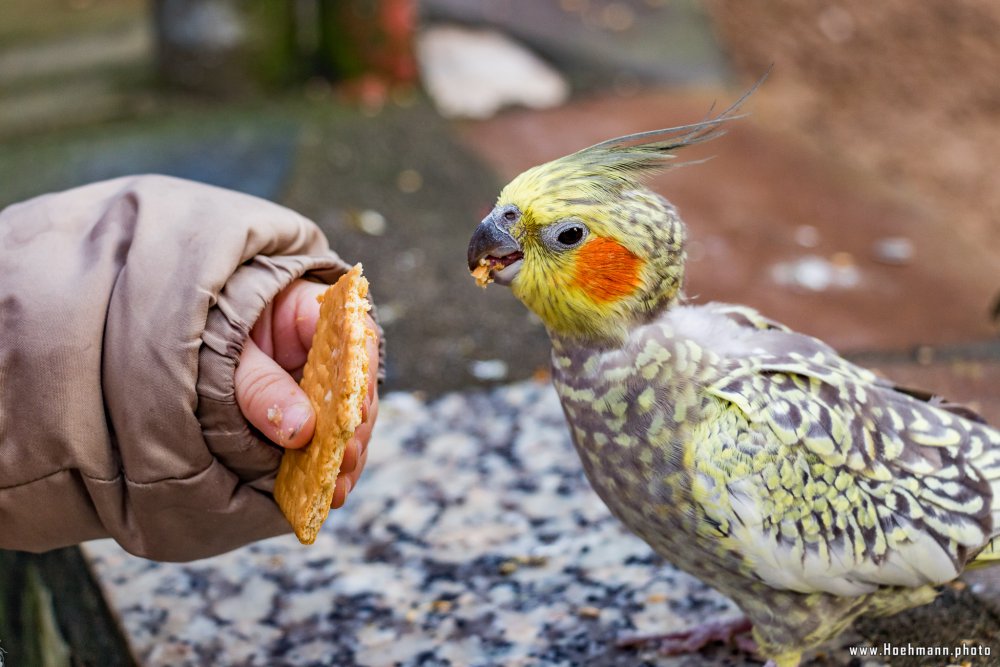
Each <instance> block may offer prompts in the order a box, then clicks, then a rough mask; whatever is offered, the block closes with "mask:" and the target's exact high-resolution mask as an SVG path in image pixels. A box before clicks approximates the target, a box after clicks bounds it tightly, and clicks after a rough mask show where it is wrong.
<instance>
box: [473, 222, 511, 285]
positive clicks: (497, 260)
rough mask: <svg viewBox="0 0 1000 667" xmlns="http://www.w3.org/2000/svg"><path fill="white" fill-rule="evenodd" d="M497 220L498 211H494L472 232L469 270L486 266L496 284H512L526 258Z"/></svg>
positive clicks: (503, 225)
mask: <svg viewBox="0 0 1000 667" xmlns="http://www.w3.org/2000/svg"><path fill="white" fill-rule="evenodd" d="M497 217H498V214H497V211H496V210H494V211H492V212H491V213H490V214H489V215H488V216H486V217H485V218H483V221H482V222H480V223H479V226H478V227H476V231H475V232H473V234H472V239H471V240H470V241H469V271H473V272H474V271H476V270H477V269H478V268H479V267H480V266H485V267H487V269H488V270H489V277H490V278H491V279H492V280H493V281H495V282H496V283H498V284H500V285H510V283H511V282H512V281H513V280H514V277H515V276H516V275H517V272H518V271H520V270H521V264H522V262H523V260H524V255H523V254H522V253H521V245H520V244H519V243H518V242H517V240H515V239H514V237H513V236H511V233H510V231H509V229H508V227H507V225H505V224H503V222H502V221H501V222H498V220H497Z"/></svg>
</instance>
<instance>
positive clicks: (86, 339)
mask: <svg viewBox="0 0 1000 667" xmlns="http://www.w3.org/2000/svg"><path fill="white" fill-rule="evenodd" d="M346 268H347V265H346V264H345V263H344V262H342V261H341V260H340V259H339V258H338V257H337V256H336V255H335V254H334V253H333V252H331V251H330V250H329V248H328V246H327V243H326V240H325V239H324V237H323V234H322V233H321V232H320V230H319V229H318V228H317V227H316V226H315V225H314V224H313V223H311V222H309V221H308V220H306V219H305V218H303V217H302V216H300V215H298V214H296V213H293V212H292V211H289V210H287V209H285V208H282V207H280V206H277V205H275V204H272V203H269V202H266V201H263V200H260V199H256V198H254V197H250V196H247V195H242V194H238V193H235V192H230V191H227V190H221V189H218V188H214V187H210V186H206V185H201V184H197V183H193V182H189V181H183V180H179V179H174V178H167V177H162V176H139V177H127V178H120V179H116V180H112V181H106V182H103V183H97V184H94V185H89V186H85V187H81V188H77V189H74V190H70V191H67V192H63V193H59V194H52V195H45V196H42V197H38V198H36V199H33V200H31V201H28V202H25V203H22V204H18V205H15V206H11V207H9V208H7V209H5V210H4V211H2V212H0V548H4V549H23V550H29V551H42V550H47V549H51V548H55V547H59V546H64V545H67V544H73V543H76V542H80V541H84V540H89V539H93V538H100V537H113V538H114V539H115V540H117V541H118V542H119V543H120V544H121V545H122V546H123V547H125V548H126V549H127V550H128V551H130V552H132V553H134V554H138V555H141V556H146V557H148V558H155V559H159V560H191V559H195V558H201V557H204V556H210V555H213V554H217V553H221V552H223V551H227V550H229V549H233V548H235V547H238V546H240V545H243V544H246V543H248V542H251V541H254V540H258V539H261V538H265V537H269V536H272V535H276V534H279V533H283V532H286V531H288V530H289V527H288V524H287V523H286V522H285V520H284V518H283V517H282V516H281V514H280V512H279V511H278V508H277V506H276V505H275V504H274V501H273V499H272V497H271V495H270V491H271V487H272V484H273V477H274V471H275V469H276V467H277V464H278V460H279V458H280V450H279V449H278V448H277V447H275V446H273V445H271V444H269V443H267V442H266V441H264V440H263V439H262V438H261V437H260V436H258V435H257V434H256V433H255V432H253V431H252V430H251V427H249V426H248V424H247V422H246V421H245V420H244V418H243V416H242V414H241V412H240V410H239V408H238V406H237V405H236V399H235V396H234V390H233V376H234V370H235V368H236V364H237V361H238V359H239V355H240V352H241V350H242V346H243V341H244V340H245V339H246V337H247V334H248V332H249V329H250V327H251V325H252V324H253V323H254V322H255V321H256V319H257V316H258V314H259V313H260V312H261V310H262V309H263V307H264V305H265V304H266V303H267V302H268V301H270V300H271V299H272V297H273V296H274V295H275V294H276V293H277V292H278V291H280V290H281V289H282V288H283V287H285V286H286V285H287V284H288V283H290V282H291V281H292V280H294V279H295V278H298V277H300V276H303V275H304V274H306V273H308V274H309V275H310V276H312V277H315V278H316V279H318V280H322V281H324V282H332V281H334V280H336V278H337V277H338V276H339V275H340V274H341V273H343V272H344V271H345V270H346Z"/></svg>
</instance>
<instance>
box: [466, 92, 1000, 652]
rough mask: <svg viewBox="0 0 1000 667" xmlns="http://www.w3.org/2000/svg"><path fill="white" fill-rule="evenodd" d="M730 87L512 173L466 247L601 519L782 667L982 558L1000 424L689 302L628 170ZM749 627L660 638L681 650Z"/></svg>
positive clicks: (986, 555) (678, 242)
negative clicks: (534, 322) (528, 358)
mask: <svg viewBox="0 0 1000 667" xmlns="http://www.w3.org/2000/svg"><path fill="white" fill-rule="evenodd" d="M751 92H752V91H751ZM748 95H749V93H748ZM745 98H746V96H744V97H743V98H741V100H740V101H739V102H737V103H736V104H735V105H733V107H730V109H728V110H726V111H724V112H723V113H721V114H719V115H718V116H716V117H714V118H710V119H709V120H706V121H704V122H701V123H696V124H694V125H688V126H683V127H679V128H670V129H664V130H656V131H652V132H643V133H640V134H633V135H628V136H624V137H619V138H616V139H611V140H609V141H605V142H603V143H599V144H597V145H595V146H591V147H590V148H585V149H583V150H581V151H579V152H577V153H574V154H572V155H568V156H565V157H562V158H559V159H556V160H554V161H552V162H549V163H546V164H543V165H540V166H537V167H534V168H532V169H529V170H528V171H526V172H524V173H522V174H521V175H519V176H518V177H516V178H515V179H514V180H513V181H511V183H510V184H508V185H507V186H506V187H505V188H503V190H502V192H501V193H500V196H499V198H498V200H497V203H496V206H495V207H494V208H493V210H492V212H490V214H489V215H487V216H486V218H485V219H483V221H482V222H481V223H480V224H479V226H478V227H477V228H476V230H475V233H474V234H473V236H472V239H471V242H470V244H469V253H468V261H469V269H470V270H471V271H473V273H474V274H477V275H478V276H479V277H480V278H483V280H481V282H483V283H485V282H486V281H489V282H493V281H495V282H497V283H499V284H503V285H508V286H510V288H511V289H512V291H513V292H514V295H515V296H516V297H517V298H518V299H520V300H521V301H522V302H523V303H524V304H525V305H526V306H527V307H528V308H530V309H531V310H532V311H534V312H535V313H536V314H537V315H538V317H540V318H541V320H542V322H543V323H544V325H545V327H546V329H547V330H548V333H549V336H550V338H551V342H552V372H553V382H554V384H555V388H556V390H557V392H558V394H559V397H560V400H561V402H562V406H563V409H564V411H565V414H566V419H567V421H568V423H569V426H570V430H571V434H572V439H573V443H574V445H575V447H576V449H577V451H578V453H579V455H580V458H581V459H582V462H583V467H584V470H585V472H586V475H587V477H588V479H589V480H590V483H591V485H592V486H593V488H594V489H595V490H596V491H597V493H598V494H599V495H600V497H601V498H602V500H603V501H604V502H605V503H606V504H607V506H608V507H609V508H610V510H611V512H612V514H614V516H615V517H617V518H618V519H619V520H621V521H622V522H623V523H624V524H625V525H626V526H627V527H628V528H629V529H631V530H632V531H633V532H635V533H636V534H637V535H639V536H640V537H641V538H642V539H644V540H645V541H646V542H648V543H649V544H650V545H651V546H652V548H653V549H655V550H656V551H657V552H658V553H660V554H661V555H662V556H663V557H665V558H666V559H667V560H669V561H670V562H672V563H674V564H675V565H676V566H678V567H680V568H681V569H683V570H686V571H687V572H689V573H691V574H693V575H694V576H696V577H699V578H700V579H702V580H703V581H705V582H706V583H708V584H710V585H712V586H714V587H715V588H717V589H718V590H720V591H721V592H723V593H724V594H726V595H728V596H729V597H730V598H731V599H732V600H733V601H734V602H736V604H737V605H738V606H739V607H740V608H741V609H742V610H743V612H744V613H745V614H746V616H747V619H748V620H749V622H750V623H752V627H753V635H752V637H753V640H754V642H755V644H756V647H757V650H758V651H759V653H760V654H762V655H763V656H764V657H766V658H768V659H769V664H771V665H776V666H777V667H793V666H795V665H798V664H799V662H800V660H801V655H802V652H803V651H806V650H808V649H811V648H813V647H816V646H818V645H819V644H821V643H822V642H824V641H826V640H828V639H831V638H833V637H835V636H836V635H838V634H839V633H840V632H841V631H843V630H844V629H845V628H846V627H847V626H849V625H850V624H851V622H852V621H853V620H854V619H855V618H856V617H858V616H859V615H862V614H871V615H887V614H893V613H896V612H898V611H901V610H904V609H907V608H909V607H913V606H916V605H920V604H924V603H927V602H930V601H931V600H933V599H934V597H935V588H934V587H935V586H936V585H939V584H942V583H944V582H948V581H950V580H952V579H954V578H955V577H957V576H958V575H959V574H960V573H961V572H962V571H963V569H965V568H968V567H973V566H978V565H984V564H989V563H990V562H993V561H997V562H1000V539H997V538H998V536H1000V431H998V430H996V429H994V428H991V427H990V426H988V425H986V424H985V423H983V421H982V420H981V419H980V418H979V417H978V416H976V415H975V414H974V413H972V412H971V411H969V410H967V409H964V408H961V407H959V406H955V405H951V404H948V403H945V402H943V401H941V400H939V399H937V398H933V397H931V396H929V395H925V394H921V393H919V392H914V391H909V390H905V389H900V388H897V387H894V386H893V385H892V384H890V383H888V382H886V381H885V380H883V379H881V378H879V377H877V376H876V375H875V374H873V373H872V372H870V371H868V370H866V369H863V368H860V367H858V366H856V365H854V364H852V363H850V362H848V361H845V360H844V359H842V358H841V357H840V356H838V354H837V353H836V352H835V351H834V350H833V349H831V348H830V347H828V346H827V345H825V344H824V343H822V342H821V341H819V340H817V339H815V338H812V337H809V336H806V335H803V334H799V333H796V332H794V331H791V330H789V329H788V328H786V327H785V326H782V325H781V324H778V323H776V322H773V321H771V320H769V319H767V318H766V317H764V316H762V315H760V314H759V313H757V312H756V311H754V310H752V309H750V308H746V307H742V306H733V305H724V304H718V303H709V304H706V305H701V306H695V305H689V304H688V303H686V300H685V297H684V295H683V293H682V283H683V278H684V262H685V254H684V239H685V228H684V224H683V223H682V222H681V219H680V217H678V213H677V210H676V209H675V208H674V206H672V205H671V204H670V203H669V202H667V201H666V200H665V199H663V198H662V197H660V196H659V195H657V194H655V193H653V192H651V191H650V190H648V189H646V188H645V187H644V186H643V177H644V176H647V175H648V174H650V173H652V172H654V171H656V170H658V169H660V168H662V167H665V166H666V165H667V163H668V162H669V160H670V159H671V158H673V157H674V151H675V150H677V149H679V148H682V147H684V146H687V145H690V144H694V143H698V142H701V141H705V140H707V139H711V138H713V137H715V136H718V135H719V134H721V133H722V132H723V129H722V128H721V126H722V125H723V124H724V123H725V122H726V121H729V120H732V119H733V118H734V112H735V109H736V108H737V107H738V106H739V104H740V103H741V102H742V101H743V99H745ZM484 274H486V275H485V276H484ZM747 619H743V620H741V621H739V622H730V623H716V624H707V625H706V626H705V627H703V628H698V629H696V630H690V631H685V632H675V633H672V634H669V635H664V637H665V638H666V639H667V642H666V644H665V646H666V647H667V648H668V649H670V650H676V649H682V650H696V649H697V648H699V647H700V645H701V644H703V643H705V641H706V640H711V639H713V638H718V639H724V638H731V636H732V633H734V632H738V631H740V630H744V631H745V630H746V629H747V628H748V627H749V625H748V624H747ZM754 642H745V644H746V643H750V644H753V643H754Z"/></svg>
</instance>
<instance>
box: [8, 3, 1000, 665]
mask: <svg viewBox="0 0 1000 667" xmlns="http://www.w3.org/2000/svg"><path fill="white" fill-rule="evenodd" d="M422 8H423V12H424V15H425V17H426V19H427V21H429V22H435V23H437V22H449V23H460V24H463V25H470V26H475V27H486V28H495V29H498V30H501V31H503V32H505V33H507V34H509V35H511V36H513V37H515V38H517V39H519V40H521V41H522V42H524V43H525V44H527V45H529V46H531V47H532V48H533V49H534V50H535V51H536V52H538V53H539V54H540V55H542V56H543V57H544V58H546V59H547V60H548V61H549V62H550V63H552V64H553V65H554V66H555V67H556V69H558V70H559V71H561V72H563V73H564V74H565V75H566V76H567V77H568V79H569V80H570V82H571V83H572V84H573V86H574V95H573V98H572V99H571V101H570V103H568V104H567V105H565V106H563V107H561V108H558V109H552V110H549V111H542V112H539V111H526V110H510V111H506V112H504V113H501V114H500V115H498V116H497V117H495V118H492V119H489V120H485V121H453V120H443V119H442V118H440V117H439V115H438V114H437V113H435V110H434V107H433V105H432V104H431V102H430V101H429V100H427V99H426V98H424V97H423V96H422V95H420V94H417V93H413V94H402V95H398V96H395V97H392V98H390V99H389V100H388V101H387V103H386V104H385V106H384V107H381V108H367V109H359V108H358V107H357V106H356V105H354V104H353V103H349V102H346V101H345V100H343V99H342V98H340V97H339V96H338V95H337V94H336V93H335V92H333V91H331V90H330V88H329V87H328V86H327V85H326V84H324V83H321V82H313V83H311V84H309V85H307V86H305V87H303V88H301V89H293V90H290V91H286V92H283V93H281V94H279V95H275V96H273V97H271V98H269V99H267V100H259V99H258V100H243V101H236V102H230V103H227V104H219V103H216V102H213V103H206V102H204V101H201V100H197V99H191V98H188V97H183V96H177V95H173V94H168V93H165V92H164V91H161V90H159V89H158V88H157V87H156V86H155V85H153V84H154V82H153V77H152V74H151V56H150V53H149V45H150V43H151V37H150V31H149V26H148V20H147V16H146V13H145V3H142V2H139V0H74V1H57V0H45V1H44V2H35V1H29V0H5V2H4V5H3V7H2V8H0V142H2V143H0V205H6V204H7V203H10V202H13V201H17V200H19V199H23V198H26V197H29V196H32V195H35V194H39V193H41V192H45V191H50V190H54V189H60V188H65V187H71V186H73V185H77V184H80V183H83V182H88V181H92V180H97V179H100V178H107V177H111V176H115V175H118V174H122V173H134V172H138V171H159V172H163V173H171V174H174V175H178V176H185V177H188V178H196V179H198V180H203V181H206V182H210V183H215V184H219V185H223V186H226V187H232V188H235V189H240V190H244V191H248V192H251V193H253V194H258V195H260V196H264V197H267V198H270V199H274V200H277V201H280V202H282V203H285V204H287V205H289V206H291V207H292V208H295V209H297V210H299V211H301V212H303V213H304V214H306V215H308V216H310V217H311V218H313V219H314V220H316V221H317V222H318V223H319V224H320V225H321V226H322V227H323V228H324V230H325V231H326V232H327V234H328V235H329V236H330V238H331V242H332V244H333V246H334V247H335V248H336V249H337V250H338V251H339V252H341V253H342V254H343V255H344V256H345V257H346V258H347V259H349V260H361V261H363V262H364V263H365V266H366V271H367V272H368V274H369V275H370V277H371V278H372V285H373V293H374V295H375V298H376V300H377V301H378V303H379V304H380V307H381V313H382V316H383V318H384V320H385V325H386V330H387V334H388V337H389V351H390V362H389V363H390V365H389V369H388V371H389V379H388V384H387V389H405V390H416V391H420V392H423V393H426V394H428V395H436V394H440V393H441V392H444V391H447V390H452V389H465V388H469V387H474V386H480V387H481V386H489V385H493V384H496V383H498V382H507V381H510V380H515V379H520V378H524V377H528V376H531V375H533V374H538V373H539V372H544V369H545V367H546V365H547V358H548V345H547V341H546V338H545V334H544V332H543V331H542V329H541V327H540V326H539V325H538V323H537V321H536V320H534V319H533V318H532V317H531V316H530V315H528V314H527V313H526V312H525V310H524V309H523V308H522V307H521V306H520V304H517V303H516V302H515V301H514V299H513V298H511V297H510V295H509V294H508V293H506V291H504V290H503V289H500V288H491V289H488V290H486V291H485V292H482V291H480V290H478V289H477V288H475V287H474V286H473V284H472V282H471V280H470V279H469V278H468V276H467V271H466V268H465V265H464V261H465V244H466V242H467V238H468V235H469V233H470V231H471V230H472V228H473V227H474V226H475V224H476V223H477V222H478V220H479V219H480V218H481V217H482V215H483V214H484V213H485V212H487V211H488V210H489V208H490V207H491V205H492V202H493V199H494V198H495V196H496V193H497V192H498V189H499V187H500V186H501V185H502V184H503V183H504V182H506V180H508V179H509V178H510V177H512V176H513V175H515V174H516V173H518V172H519V171H520V170H522V169H524V168H525V167H527V166H530V165H533V164H536V163H538V162H540V161H544V160H547V159H551V158H554V157H557V156H559V155H562V154H565V153H567V152H569V151H573V150H576V149H579V148H581V147H583V146H586V145H588V144H590V143H593V142H595V141H598V140H600V139H604V138H607V137H610V136H614V135H618V134H624V133H627V132H633V131H639V130H645V129H650V128H655V127H663V126H666V125H670V124H675V123H684V122H691V121H694V120H698V119H700V118H701V117H703V116H704V114H705V113H706V111H707V110H708V108H709V106H710V105H711V103H712V102H713V101H715V102H717V103H718V105H722V106H724V105H725V104H727V103H728V102H729V101H731V100H733V99H735V98H736V97H737V96H738V95H739V93H740V92H741V91H742V90H743V89H745V88H746V87H747V86H749V85H750V83H751V82H752V81H753V80H755V79H756V78H757V77H758V76H759V75H760V74H761V73H762V72H764V71H765V70H766V69H767V68H768V66H769V65H771V64H772V63H773V65H774V69H773V71H772V74H771V76H770V78H769V79H768V81H767V82H766V83H765V85H764V86H763V87H762V88H761V89H760V90H759V91H758V92H757V93H756V94H755V96H754V97H753V98H752V99H751V100H750V101H749V102H748V103H747V105H746V110H747V111H748V112H750V114H751V117H750V118H747V119H744V120H740V121H738V122H737V123H734V124H733V126H732V129H731V132H730V133H729V134H728V135H727V136H726V137H724V138H722V139H720V140H718V141H714V142H712V143H711V144H710V145H708V146H703V147H699V151H697V152H696V151H692V152H691V154H690V155H689V156H685V157H690V158H698V157H705V156H709V155H714V156H715V157H714V159H713V160H711V161H709V162H707V163H704V164H701V165H697V166H691V167H686V168H683V169H678V170H674V171H671V172H669V173H667V174H665V175H664V176H662V177H659V178H658V179H657V180H656V181H655V183H654V186H655V188H656V189H657V190H658V191H660V192H661V193H663V194H664V195H666V196H667V197H668V198H670V199H671V200H673V201H674V202H675V203H676V204H678V206H679V207H680V209H681V213H682V215H683V217H684V219H685V220H686V221H687V223H688V224H689V226H690V229H691V237H692V244H691V263H690V267H689V281H688V293H689V295H691V296H693V297H696V298H697V299H698V300H699V301H707V300H713V299H715V300H726V301H733V302H740V303H746V304H749V305H752V306H755V307H757V308H759V309H761V310H762V311H764V312H765V313H766V314H768V315H769V316H771V317H774V318H775V319H778V320H781V321H784V322H785V323H787V324H789V325H791V326H793V327H795V328H797V329H801V330H804V331H806V332H808V333H811V334H814V335H817V336H819V337H821V338H824V339H825V340H827V341H829V342H830V343H832V344H834V345H835V346H836V347H838V348H839V349H842V350H844V351H845V352H847V353H849V354H851V355H853V356H854V358H856V359H858V360H860V361H863V362H864V363H865V364H867V365H870V366H873V367H876V368H878V369H879V370H880V371H882V372H884V373H886V374H887V375H889V376H890V377H892V378H894V379H897V380H898V381H899V382H901V383H903V384H907V385H914V386H923V387H927V388H932V389H934V390H935V391H938V392H940V393H942V394H944V395H947V396H949V397H951V398H952V399H953V400H958V401H964V402H968V403H970V404H973V405H974V406H976V407H977V408H978V409H980V410H981V411H982V412H983V413H984V414H985V415H986V416H987V417H988V418H989V419H990V420H991V421H993V423H1000V340H998V337H997V328H996V325H995V323H994V322H992V321H991V317H990V315H991V309H992V308H993V307H994V303H995V300H996V298H997V297H998V293H1000V222H998V220H1000V189H998V188H996V187H995V183H996V174H997V173H998V172H1000V169H998V168H1000V164H998V161H1000V78H998V77H997V75H996V72H998V71H1000V40H998V39H997V35H998V34H1000V5H998V4H997V3H995V2H992V1H991V0H967V1H965V2H962V3H954V2H951V0H928V1H925V2H922V3H910V2H906V1H905V0H885V1H884V2H881V3H868V2H865V1H864V0H841V1H839V2H836V3H799V2H795V1H794V0H772V1H770V2H761V1H754V2H742V3H736V2H725V1H724V0H706V1H705V3H704V4H699V3H696V2H693V0H692V1H687V0H685V1H684V2H666V1H663V0H659V1H658V0H628V1H622V0H619V1H612V0H560V2H558V3H554V2H553V3H537V2H534V1H533V0H496V1H494V2H487V1H486V0H482V1H478V0H425V2H424V3H423V4H422ZM46 10H47V11H46ZM43 15H44V16H45V20H41V18H40V17H41V16H43ZM976 581H977V583H976V586H974V587H969V588H967V589H965V590H962V591H952V592H949V594H948V595H947V596H945V597H944V598H943V599H942V600H940V601H939V602H938V603H936V605H935V606H934V607H933V608H931V611H926V610H925V611H920V612H913V613H912V614H908V615H904V616H902V617H897V618H896V619H888V620H882V621H878V622H870V623H867V624H865V625H863V626H862V628H861V629H862V632H863V633H864V636H865V637H867V638H869V639H870V640H871V641H872V642H873V643H878V642H879V641H898V640H899V638H900V637H904V636H913V637H916V638H919V639H924V638H926V636H928V635H931V636H933V638H934V639H935V643H948V642H953V641H957V640H958V639H961V638H969V637H984V636H986V635H988V636H989V638H991V639H992V640H993V646H994V647H995V648H996V649H997V650H998V651H1000V639H998V638H997V634H996V631H995V627H996V626H995V624H994V620H995V619H996V618H997V616H996V615H995V614H996V613H997V612H998V611H1000V610H998V607H997V606H996V605H995V604H994V603H993V602H991V600H994V599H998V598H997V596H998V594H1000V582H998V580H997V577H996V576H995V575H990V574H989V573H987V574H985V575H981V576H978V579H976ZM973 589H975V591H974V590H973ZM980 609H983V610H984V611H983V612H982V613H979V611H978V610H980ZM927 614H931V616H928V615H927ZM942 617H944V618H947V619H948V622H947V623H934V621H933V619H935V618H938V619H939V618H942ZM984 619H985V620H984ZM984 623H986V627H985V629H984V625H983V624H984ZM931 625H934V627H933V628H930V626H931ZM984 633H985V635H984ZM990 633H992V634H990ZM892 664H894V665H907V664H924V663H920V662H919V661H909V662H907V661H904V660H898V661H893V663H892ZM926 664H938V663H937V662H927V663H926ZM974 664H987V663H974Z"/></svg>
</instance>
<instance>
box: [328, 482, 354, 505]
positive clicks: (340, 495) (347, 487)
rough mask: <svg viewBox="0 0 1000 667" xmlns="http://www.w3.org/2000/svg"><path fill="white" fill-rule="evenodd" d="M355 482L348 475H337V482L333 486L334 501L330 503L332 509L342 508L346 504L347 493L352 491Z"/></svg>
mask: <svg viewBox="0 0 1000 667" xmlns="http://www.w3.org/2000/svg"><path fill="white" fill-rule="evenodd" d="M352 486H353V482H351V479H350V478H349V477H348V476H347V475H340V476H339V477H337V484H336V486H334V487H333V502H331V503H330V508H331V509H335V510H336V509H340V508H341V507H343V506H344V503H345V502H346V501H347V494H348V493H350V492H351V488H352Z"/></svg>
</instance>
